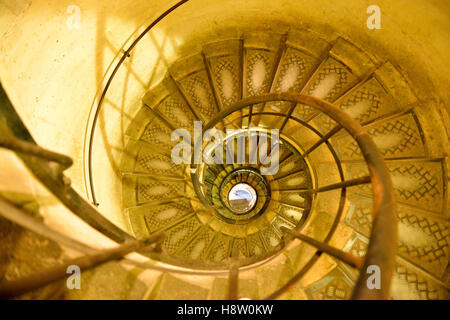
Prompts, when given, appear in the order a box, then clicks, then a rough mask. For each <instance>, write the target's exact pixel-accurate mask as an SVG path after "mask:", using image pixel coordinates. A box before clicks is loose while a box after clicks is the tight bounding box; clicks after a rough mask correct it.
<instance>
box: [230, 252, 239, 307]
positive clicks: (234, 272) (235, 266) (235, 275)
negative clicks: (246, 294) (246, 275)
mask: <svg viewBox="0 0 450 320" xmlns="http://www.w3.org/2000/svg"><path fill="white" fill-rule="evenodd" d="M238 292H239V262H238V260H237V258H236V257H233V258H231V264H230V273H229V275H228V294H227V300H237V298H238Z"/></svg>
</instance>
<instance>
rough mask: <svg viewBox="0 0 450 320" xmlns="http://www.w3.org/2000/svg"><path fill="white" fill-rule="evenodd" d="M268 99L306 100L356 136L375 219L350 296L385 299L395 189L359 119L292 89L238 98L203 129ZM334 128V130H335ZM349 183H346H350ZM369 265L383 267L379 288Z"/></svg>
mask: <svg viewBox="0 0 450 320" xmlns="http://www.w3.org/2000/svg"><path fill="white" fill-rule="evenodd" d="M271 101H287V102H291V103H294V104H306V105H308V106H311V107H314V108H316V109H318V110H319V111H321V112H323V113H325V114H327V115H328V116H329V117H330V118H332V119H333V120H334V121H336V122H337V123H338V124H339V125H340V126H342V128H343V129H345V130H346V131H347V132H348V133H349V134H350V135H351V136H352V137H353V138H354V139H355V140H356V142H357V144H358V146H359V148H360V149H361V151H362V154H363V157H364V159H365V161H366V163H367V166H368V169H369V176H370V182H371V184H372V189H373V190H374V192H373V203H374V207H373V216H374V219H373V225H372V232H371V238H370V242H369V245H368V249H367V253H366V256H365V259H364V264H363V266H362V269H361V272H360V275H359V277H358V280H357V282H356V286H355V288H354V290H353V293H352V299H387V298H388V297H389V292H390V291H389V290H390V282H391V279H392V275H393V272H394V267H395V257H396V250H397V247H396V244H397V219H396V215H395V199H394V189H393V187H392V181H391V177H390V174H389V171H388V169H387V167H386V165H385V163H384V160H383V156H382V155H381V153H380V151H379V150H378V147H377V146H376V145H375V143H374V142H373V141H372V139H371V138H370V137H369V135H368V134H367V132H366V130H365V129H364V128H363V127H362V126H361V125H360V124H359V122H358V121H356V120H354V119H353V118H351V117H350V116H349V115H348V114H347V113H345V112H344V111H343V110H341V109H340V108H338V107H337V106H335V105H333V104H332V103H330V102H327V101H325V100H322V99H320V98H317V97H314V96H309V95H304V94H299V93H294V92H278V93H266V94H261V95H258V96H253V97H249V98H246V99H243V100H241V101H239V102H237V103H236V104H234V105H233V106H231V107H230V108H228V109H227V110H224V111H222V112H220V113H219V114H218V115H217V116H216V117H215V118H214V119H212V120H211V121H210V122H209V123H208V124H207V125H206V126H205V127H204V128H203V130H204V131H206V130H208V129H211V128H213V127H215V126H216V125H217V124H218V123H220V122H222V121H223V119H225V118H226V117H228V116H229V115H231V114H233V113H234V112H238V111H241V110H243V109H244V108H247V107H251V106H253V105H257V104H260V103H267V102H271ZM280 116H283V117H285V118H286V119H289V118H290V117H291V115H285V114H280ZM333 131H335V132H337V131H338V130H333ZM324 141H326V139H325V140H323V142H324ZM194 167H195V166H194ZM191 176H192V179H193V185H194V187H195V186H199V185H200V182H199V180H198V179H199V177H198V175H197V170H192V171H191ZM359 180H361V181H359V182H358V181H357V182H352V183H366V182H369V179H368V178H367V177H363V178H361V179H359ZM196 181H197V183H196ZM352 183H350V184H349V185H352ZM337 185H339V184H337ZM345 186H346V184H345V182H343V183H342V186H341V187H345ZM195 191H196V193H197V196H198V197H199V198H200V199H202V198H204V200H205V201H206V198H205V196H204V195H203V192H202V190H201V189H200V188H196V189H195ZM202 202H203V201H202ZM393 244H394V245H393ZM371 265H377V266H378V267H379V268H380V270H381V271H382V275H381V289H369V288H368V286H367V280H368V277H369V276H370V274H368V273H367V272H364V270H367V268H368V267H369V266H371ZM297 280H298V279H297ZM288 288H289V286H287V285H286V286H285V287H284V288H282V289H283V290H287V289H288ZM283 290H279V294H281V293H282V292H283ZM279 294H278V295H279Z"/></svg>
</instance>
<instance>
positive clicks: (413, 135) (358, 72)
mask: <svg viewBox="0 0 450 320" xmlns="http://www.w3.org/2000/svg"><path fill="white" fill-rule="evenodd" d="M413 89H414V88H410V85H409V84H408V83H407V82H406V80H405V78H404V77H403V76H402V74H401V72H400V71H399V69H398V68H397V67H396V66H394V65H393V64H392V63H390V62H389V61H381V60H376V58H374V57H373V56H371V55H369V54H368V53H366V52H364V51H363V50H361V49H359V48H358V47H357V46H356V45H355V44H353V43H352V42H351V41H348V40H345V39H343V38H338V39H337V40H336V41H334V42H328V41H326V40H324V39H321V38H320V37H317V36H316V35H315V34H314V35H313V34H312V33H310V32H309V31H307V30H290V31H289V32H288V33H283V34H268V33H263V32H259V31H258V30H255V31H252V32H246V33H245V34H242V36H241V37H240V38H231V39H228V40H221V41H212V42H209V43H207V44H205V45H204V46H203V48H202V50H201V51H200V52H192V55H188V56H187V57H185V58H182V59H180V60H178V61H176V62H175V63H173V64H171V65H170V67H169V68H168V70H167V73H166V75H165V77H164V79H163V80H162V81H161V82H160V83H159V84H158V85H156V86H153V87H151V88H149V89H148V91H147V92H146V94H145V95H144V97H143V98H142V106H141V108H140V110H139V111H138V112H137V114H136V115H135V116H134V117H133V119H132V121H131V123H130V124H129V126H128V128H127V130H126V137H125V139H126V147H125V148H124V150H123V152H122V155H121V162H120V174H121V182H122V213H123V215H124V217H125V219H126V220H127V221H128V222H129V225H130V227H131V230H132V233H133V234H132V235H127V237H128V238H127V237H124V236H123V237H122V240H124V239H127V240H130V239H131V238H136V239H143V240H145V239H148V238H149V237H152V236H158V235H160V234H164V235H165V238H164V239H163V240H162V241H161V242H160V243H159V245H158V246H157V247H156V248H155V249H154V250H148V251H146V252H143V251H140V248H139V249H136V248H135V247H133V250H131V251H134V249H136V250H138V252H140V253H141V254H142V255H144V256H145V257H146V258H148V259H150V260H148V261H152V263H151V264H148V265H143V264H135V267H136V268H134V269H130V268H129V266H130V265H128V268H127V269H123V267H121V265H120V264H119V263H118V262H117V263H109V264H105V265H102V266H99V267H97V268H95V269H92V270H89V271H86V272H85V273H83V275H84V274H86V276H85V277H83V286H82V287H83V289H82V290H79V291H68V292H66V293H65V297H66V298H74V299H79V298H110V297H117V294H118V293H117V292H118V291H120V298H132V299H136V298H138V299H184V300H187V299H224V298H231V299H236V298H250V299H263V298H272V299H273V298H280V299H319V300H320V299H349V298H351V297H355V295H353V296H352V291H353V292H354V294H355V291H357V290H356V289H358V288H360V286H361V283H362V282H361V281H362V280H361V279H364V280H365V279H366V278H363V274H364V273H365V272H364V270H365V269H366V268H367V259H368V258H367V259H366V261H365V263H364V259H363V258H364V257H369V256H370V255H371V251H370V249H369V251H368V246H369V243H371V244H373V243H377V244H378V245H380V246H381V247H382V249H383V250H384V252H387V253H386V255H389V252H392V253H393V252H395V251H397V253H396V258H395V263H394V264H393V265H392V268H393V269H392V277H390V276H387V277H388V278H389V279H388V286H389V285H390V287H391V288H390V290H389V292H387V293H386V297H387V298H391V299H448V298H449V296H448V288H449V271H448V270H449V269H448V261H449V228H448V212H447V210H448V190H447V188H448V187H447V184H448V178H447V177H448V163H449V162H448V158H447V157H445V158H435V157H433V156H432V154H431V153H430V148H431V147H430V145H429V142H430V139H432V138H430V136H429V135H428V133H427V130H424V129H423V127H424V126H425V127H429V126H433V124H432V123H429V121H430V120H429V119H427V118H424V117H422V116H421V115H418V114H417V113H416V109H417V106H418V105H419V104H420V102H419V100H418V98H417V97H416V95H415V94H414V90H413ZM336 110H337V111H336ZM342 114H343V116H341V115H342ZM195 121H200V122H201V123H202V124H203V127H202V128H201V132H202V133H203V134H205V133H206V132H207V130H209V129H211V130H214V132H221V133H222V136H223V137H224V138H223V141H221V142H220V143H216V144H215V145H214V146H212V147H211V144H212V143H211V142H210V141H209V142H208V141H206V140H205V141H202V140H199V142H200V146H201V151H202V153H203V155H205V154H206V153H207V150H209V151H208V152H209V153H210V154H214V155H217V154H219V155H221V156H218V158H217V159H221V160H222V161H215V162H210V163H207V162H205V160H204V159H203V160H202V161H200V162H194V156H193V154H194V143H195V142H197V141H196V140H195V133H194V129H195V128H194V126H195V125H194V123H195ZM355 128H356V129H355ZM358 128H361V129H360V131H358V130H359V129H358ZM176 129H184V130H185V132H188V133H189V134H190V136H191V137H194V139H192V140H191V142H190V143H191V144H190V145H189V148H190V150H191V151H192V157H188V160H189V163H180V164H175V163H174V161H173V157H172V153H173V148H174V147H175V146H176V145H177V144H178V143H179V142H180V140H179V139H173V134H172V133H173V131H174V130H176ZM274 129H277V130H279V139H276V140H274V139H273V135H272V134H273V132H274ZM365 133H367V136H368V137H370V139H369V140H370V141H373V143H374V144H375V145H376V147H377V149H378V150H379V154H380V155H381V158H380V159H383V160H384V161H382V163H384V165H385V168H387V171H386V172H388V173H389V175H387V176H388V177H389V176H390V180H392V188H393V194H392V195H393V196H394V197H395V202H396V208H395V216H393V217H396V220H397V223H398V243H392V242H391V243H390V245H389V247H383V241H382V239H381V238H383V237H384V238H386V239H388V240H391V239H394V240H395V233H396V231H392V230H397V226H396V225H387V224H386V222H390V221H394V220H395V219H394V220H389V219H387V220H383V221H381V222H379V223H378V224H374V223H373V222H374V219H381V218H380V217H383V213H382V211H383V210H382V209H380V203H384V202H380V201H385V200H384V199H385V197H387V198H389V196H390V195H387V196H386V194H384V192H385V191H386V190H389V189H384V187H385V186H386V185H387V186H389V185H390V182H386V184H383V181H382V180H383V177H384V176H383V175H382V174H381V173H382V171H377V170H378V169H379V168H381V167H378V166H377V165H374V164H377V163H376V161H374V160H373V159H374V158H376V156H373V155H372V154H370V152H371V151H367V150H369V149H370V148H369V147H370V146H371V145H370V144H369V142H367V143H368V144H367V145H365V142H364V141H363V142H361V139H362V138H361V136H365ZM239 140H241V141H243V142H244V143H243V145H244V146H245V147H244V149H242V150H239V145H238V143H237V142H238V141H239ZM216 142H217V141H216ZM229 146H232V147H231V148H228V147H229ZM368 146H369V147H368ZM266 147H267V150H269V151H268V153H267V154H266V155H265V157H264V156H263V157H255V156H254V154H255V152H254V151H255V150H262V149H264V148H266ZM11 148H12V147H11ZM16 151H17V150H16ZM28 151H29V150H28ZM219 151H220V152H219ZM19 152H22V153H24V152H25V151H23V149H22V151H19ZM29 152H31V151H29ZM377 152H378V151H377ZM34 155H35V156H36V154H34ZM44 156H45V155H44ZM270 157H277V159H278V166H277V168H276V169H275V170H272V171H270V170H269V172H267V171H268V167H270V165H271V164H270V163H268V161H267V160H268V159H269V158H270ZM229 159H233V160H232V161H231V162H230V161H227V160H229ZM58 160H60V159H56V160H55V159H53V160H52V161H53V162H55V161H58ZM24 161H25V162H26V163H27V160H26V159H25V160H24ZM372 161H374V162H372ZM28 166H29V167H30V166H32V164H30V160H28ZM383 168H384V167H383ZM272 169H273V168H272ZM62 171H63V170H62ZM62 171H58V172H57V175H59V174H61V172H62ZM378 174H380V175H378ZM42 176H43V175H41V177H40V178H41V179H43V178H42ZM379 176H381V177H382V178H379ZM377 178H379V179H378V180H377ZM56 179H63V178H62V177H61V176H57V177H56ZM44 180H45V179H44ZM92 185H93V186H94V187H95V180H94V181H93V183H92ZM58 187H60V186H58ZM374 189H375V190H374ZM61 192H62V194H63V193H64V192H66V191H61ZM374 207H375V208H376V209H375V210H379V212H378V213H377V212H374ZM79 208H80V207H78V209H79ZM381 208H387V206H386V207H383V206H381ZM75 209H77V208H75ZM387 211H389V210H388V209H386V212H387ZM393 212H394V211H393ZM87 220H89V219H87ZM383 223H385V225H383ZM91 225H93V226H94V227H95V223H92V224H91ZM97 229H102V228H100V227H97ZM106 229H108V228H106ZM391 231H392V232H391ZM105 233H107V232H106V231H105ZM109 234H113V235H119V236H116V238H120V237H121V236H122V233H121V232H118V231H117V232H116V231H114V230H113V231H111V229H110V230H109ZM377 235H378V237H377ZM113 238H114V237H113ZM377 241H378V242H377ZM85 249H86V248H83V249H82V250H84V251H85ZM336 249H337V251H339V253H338V254H336V253H335V251H333V250H336ZM374 250H375V249H374ZM373 252H375V251H373ZM373 252H372V255H374V254H373ZM84 253H87V252H86V251H85V252H84ZM91 253H92V252H91ZM127 253H128V252H127ZM148 261H147V262H148ZM377 261H378V260H377ZM380 261H384V260H380ZM124 262H126V261H124ZM128 262H129V261H128ZM388 265H389V263H388V264H387V266H388ZM151 266H153V268H154V270H151V269H152V267H151ZM155 266H160V270H158V269H157V268H156V267H155ZM145 267H149V269H150V270H147V272H150V274H151V276H150V280H148V281H147V282H145V281H144V282H141V281H140V280H137V277H136V274H139V273H141V272H143V271H142V270H143V269H145ZM359 269H360V270H359ZM387 269H389V267H387ZM386 272H387V274H389V272H390V271H389V270H388V271H386ZM111 279H117V281H116V282H113V283H111V281H110V280H111ZM391 280H392V281H391ZM383 281H384V280H383ZM364 283H365V282H364ZM389 283H390V284H389ZM383 285H384V282H383ZM119 289H120V290H119ZM113 292H114V293H113ZM356 297H358V296H356Z"/></svg>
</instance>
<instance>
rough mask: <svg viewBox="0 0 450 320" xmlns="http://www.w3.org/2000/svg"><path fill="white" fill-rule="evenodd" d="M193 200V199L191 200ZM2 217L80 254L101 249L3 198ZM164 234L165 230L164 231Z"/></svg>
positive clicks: (143, 265) (187, 272) (186, 272)
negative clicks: (51, 225)
mask: <svg viewBox="0 0 450 320" xmlns="http://www.w3.org/2000/svg"><path fill="white" fill-rule="evenodd" d="M190 200H193V199H190ZM0 215H1V216H3V217H4V218H6V219H8V220H10V221H12V222H14V223H16V224H18V225H20V226H22V227H24V228H26V229H28V230H31V231H33V232H36V233H37V234H39V235H41V236H43V237H46V238H48V239H50V240H53V241H55V242H56V243H59V244H61V245H64V246H67V247H68V248H71V249H74V250H76V251H78V252H81V253H84V254H92V253H97V252H98V251H99V250H101V249H94V248H92V247H90V246H88V245H86V244H84V243H82V242H80V241H78V240H75V239H72V238H70V237H67V236H66V235H64V234H62V233H59V232H58V231H55V230H53V229H51V228H49V227H48V226H47V225H45V224H44V223H43V222H41V221H38V220H36V219H34V218H33V217H31V216H29V215H27V214H25V213H24V212H23V211H22V210H20V209H18V208H16V207H15V206H14V205H13V204H11V203H10V202H9V201H8V200H5V199H3V198H0ZM162 232H164V230H163V231H162ZM123 262H124V263H126V264H129V265H133V266H136V267H139V268H142V269H144V270H146V269H149V270H155V271H159V272H172V273H177V274H184V275H198V276H222V275H226V274H228V273H229V271H203V270H198V271H192V270H188V269H180V268H177V269H174V268H168V267H161V266H158V265H154V264H150V263H146V262H140V261H136V260H133V259H129V258H124V260H123ZM254 267H255V266H250V267H245V268H244V269H251V268H254Z"/></svg>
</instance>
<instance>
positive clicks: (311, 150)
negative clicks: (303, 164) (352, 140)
mask: <svg viewBox="0 0 450 320" xmlns="http://www.w3.org/2000/svg"><path fill="white" fill-rule="evenodd" d="M341 129H342V126H341V125H337V126H336V127H334V128H333V129H331V131H330V132H328V133H327V134H326V135H324V136H323V137H322V138H320V140H319V141H317V142H316V143H314V144H313V145H312V146H311V147H310V148H309V149H308V150H306V152H305V153H304V154H303V157H306V156H307V155H308V154H310V153H311V152H313V151H314V150H316V149H317V147H319V146H320V145H321V144H322V143H324V142H325V141H327V140H328V139H330V138H331V137H332V136H334V135H335V134H336V133H338V132H339V131H340V130H341Z"/></svg>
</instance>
